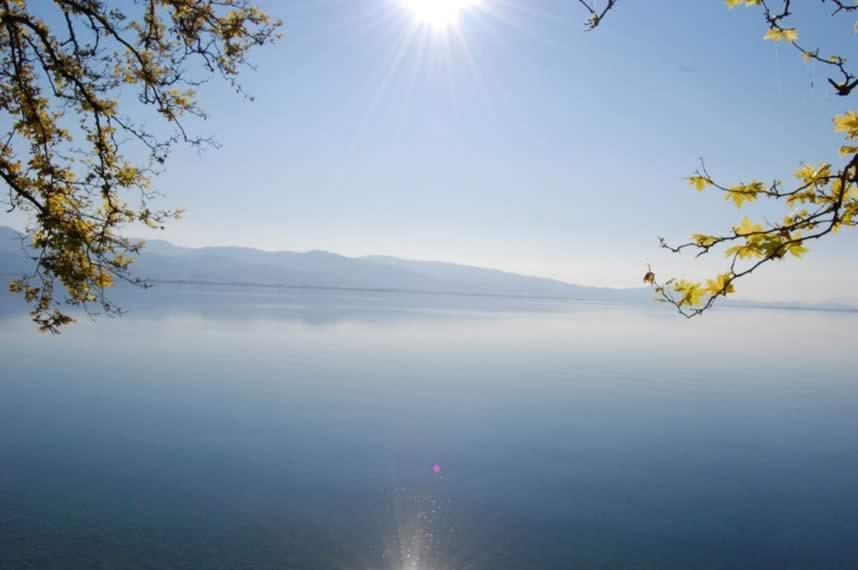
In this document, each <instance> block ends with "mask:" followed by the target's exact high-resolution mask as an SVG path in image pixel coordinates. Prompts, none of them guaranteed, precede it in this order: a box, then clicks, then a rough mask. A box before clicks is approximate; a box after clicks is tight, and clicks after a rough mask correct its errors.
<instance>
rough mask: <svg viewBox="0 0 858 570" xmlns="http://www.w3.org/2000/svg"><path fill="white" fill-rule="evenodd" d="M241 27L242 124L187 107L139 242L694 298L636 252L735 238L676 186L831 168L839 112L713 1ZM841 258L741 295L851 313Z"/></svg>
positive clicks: (331, 3)
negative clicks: (249, 44)
mask: <svg viewBox="0 0 858 570" xmlns="http://www.w3.org/2000/svg"><path fill="white" fill-rule="evenodd" d="M261 4H262V6H263V7H265V8H266V9H267V10H268V11H269V12H270V13H271V14H272V15H274V16H276V17H279V18H281V19H282V20H283V21H284V30H283V38H282V39H281V40H280V42H279V43H278V44H276V45H275V46H273V47H269V48H265V49H263V50H261V51H258V52H257V53H256V54H255V55H254V57H253V61H254V62H255V63H256V64H257V65H258V69H257V70H256V71H255V72H249V73H247V74H245V75H244V77H243V81H242V83H243V85H244V87H245V89H246V90H247V91H248V92H249V93H250V94H252V95H253V96H254V97H255V102H253V103H250V102H248V101H245V100H243V99H242V98H240V97H238V96H236V95H235V94H234V93H233V92H232V91H231V90H230V89H229V88H228V87H227V86H223V85H221V86H214V85H210V86H209V88H208V89H207V90H205V91H204V92H203V93H202V98H201V99H202V104H203V106H204V107H205V108H206V110H207V111H209V112H210V114H211V118H210V119H209V120H207V121H206V122H203V123H199V124H196V125H195V126H194V128H195V131H196V132H197V133H198V134H202V135H208V134H212V135H215V136H216V138H217V139H218V140H219V141H220V142H221V143H222V145H223V147H222V148H221V149H220V150H217V151H214V150H213V151H207V152H205V153H203V154H201V155H200V154H197V153H196V152H194V151H192V150H189V149H184V150H180V151H177V152H176V153H175V154H174V155H173V157H172V158H171V160H170V162H169V164H168V170H167V172H166V173H165V174H164V175H162V176H161V177H160V178H159V179H158V180H157V181H156V188H157V189H158V190H160V191H161V192H163V193H164V194H165V195H166V197H165V198H164V199H162V200H161V201H159V204H161V205H163V206H165V207H166V206H169V207H182V208H185V209H186V212H187V214H186V218H185V219H184V220H182V221H181V222H178V223H174V224H173V225H171V226H170V228H169V229H168V230H167V231H165V232H161V233H159V234H158V237H161V238H164V239H168V240H171V241H173V242H175V243H177V244H181V245H188V246H203V245H215V244H231V245H246V246H252V247H258V248H262V249H269V250H279V249H288V250H298V251H302V250H308V249H325V250H330V251H334V252H337V253H341V254H344V255H351V256H357V255H364V254H389V255H396V256H401V257H407V258H418V259H438V260H445V261H454V262H461V263H466V264H472V265H480V266H487V267H495V268H499V269H505V270H509V271H516V272H522V273H528V274H534V275H543V276H548V277H556V278H560V279H564V280H568V281H573V282H576V283H581V284H591V285H608V286H636V285H638V284H639V283H640V278H641V275H642V274H643V273H644V271H645V268H646V263H647V262H650V263H652V264H653V266H654V268H655V269H656V271H657V272H658V273H659V276H667V275H686V276H692V277H693V276H704V275H708V274H709V273H711V272H712V271H714V270H716V269H718V268H719V267H720V265H719V263H721V264H723V261H722V260H721V259H713V260H712V261H714V262H715V263H711V262H709V263H707V262H704V263H700V262H695V261H694V260H693V259H691V258H690V257H688V256H685V257H678V256H674V255H669V254H666V253H662V252H661V251H659V250H658V248H657V243H656V237H657V236H658V235H663V236H665V237H666V238H669V239H672V240H681V239H683V238H686V237H687V235H688V234H690V233H691V232H693V231H701V230H704V231H713V232H714V231H717V230H719V229H726V228H728V227H729V226H730V224H731V223H734V222H737V221H738V220H740V219H741V215H742V214H740V213H739V212H737V211H736V209H735V207H734V206H732V205H730V204H728V203H725V202H723V201H722V199H721V197H720V196H717V195H715V194H706V193H704V194H697V193H696V192H694V191H692V190H691V189H690V188H689V187H688V185H687V183H686V182H685V181H684V180H683V179H682V178H683V177H684V176H688V175H689V174H690V173H691V172H692V171H693V170H694V169H695V167H696V166H697V161H698V157H701V156H702V157H704V158H705V160H706V163H707V166H708V167H709V169H710V172H711V173H712V174H713V175H714V176H715V177H716V178H718V179H720V180H723V181H726V182H737V181H740V180H749V179H750V178H752V177H756V178H758V179H763V180H766V179H770V178H773V177H779V178H783V179H787V178H790V177H791V173H792V172H793V171H794V170H795V168H796V167H797V166H798V165H799V164H800V162H802V161H813V162H817V161H821V160H835V159H836V158H837V157H836V149H837V148H838V146H839V144H840V142H841V139H840V137H839V136H837V135H836V134H835V133H833V131H832V128H831V117H832V116H833V115H834V114H835V113H837V112H842V111H844V110H846V109H847V108H848V105H847V103H848V100H844V99H842V98H837V97H835V96H834V95H832V94H831V90H830V88H827V85H825V84H824V80H825V75H824V70H822V69H820V68H819V67H814V66H812V65H808V64H805V63H803V62H802V61H801V58H800V57H799V56H798V55H797V54H796V53H795V52H794V51H793V50H792V48H791V47H790V46H786V45H777V44H774V43H772V42H764V41H763V40H762V35H763V33H764V32H765V25H764V22H763V21H762V17H761V15H760V14H759V13H758V11H757V10H754V9H745V8H736V9H733V10H728V9H727V8H726V6H725V4H724V2H723V1H722V0H696V1H694V2H689V1H685V2H681V1H679V0H672V1H668V0H657V1H655V0H654V1H648V2H620V3H619V4H618V6H617V8H616V10H615V11H614V12H612V13H611V14H610V17H609V18H607V19H606V20H605V22H604V23H603V25H602V26H601V27H600V28H599V29H598V30H597V31H595V32H585V31H584V26H583V22H584V19H585V17H586V14H585V13H584V12H583V11H582V9H581V7H580V6H579V5H578V4H577V2H573V1H571V0H540V1H537V0H530V1H524V0H481V2H480V4H479V6H477V7H476V8H473V9H469V10H467V11H466V12H465V13H463V14H462V17H461V19H460V22H459V29H458V31H457V32H456V33H448V34H446V35H445V34H441V33H437V32H433V31H431V30H430V29H428V28H426V27H425V26H420V25H418V24H416V23H415V21H414V19H413V17H412V15H411V14H410V13H409V12H408V11H407V10H406V9H405V8H404V7H403V3H402V0H359V1H358V0H299V1H282V0H279V1H269V2H262V3H261ZM795 12H796V19H795V22H796V24H797V25H798V27H799V30H800V33H801V37H802V40H803V43H807V44H808V45H809V46H821V47H827V46H832V47H838V48H839V50H838V53H841V54H844V55H847V56H848V55H853V56H854V55H858V54H855V37H856V36H855V34H854V33H853V32H852V25H853V22H852V20H851V19H849V18H843V17H838V18H830V17H829V16H828V13H829V12H830V10H829V9H828V8H827V7H824V8H820V7H819V2H803V3H801V5H800V6H798V7H797V8H796V9H795ZM844 46H846V47H847V48H848V49H847V50H844V49H843V47H844ZM853 59H854V60H855V61H856V62H858V58H855V57H853ZM812 81H814V83H815V86H814V87H811V82H812ZM776 211H777V210H776V209H774V210H773V209H772V208H771V207H766V206H760V207H757V208H754V209H751V210H749V213H750V214H752V215H753V214H757V216H758V217H760V216H762V215H764V214H766V213H767V212H776ZM13 225H21V224H13ZM856 240H858V236H856V235H855V234H854V232H853V233H851V234H850V233H848V232H847V233H846V234H843V235H841V236H839V237H837V238H835V239H834V240H830V243H827V244H814V246H813V248H812V254H811V256H810V257H809V258H808V260H806V261H802V262H795V263H784V264H779V266H778V267H775V268H772V269H768V270H765V271H763V272H762V273H761V274H760V275H758V276H757V277H756V278H754V279H753V282H748V283H747V284H746V283H742V284H740V286H739V292H740V293H744V294H745V296H748V297H754V298H775V299H801V300H829V299H842V300H847V299H848V300H853V301H854V300H858V295H856V294H854V293H852V289H853V286H854V283H855V282H856V277H858V275H856V269H855V268H854V267H855V265H856V264H855V260H856V254H855V251H856V249H855V248H856V245H858V241H856Z"/></svg>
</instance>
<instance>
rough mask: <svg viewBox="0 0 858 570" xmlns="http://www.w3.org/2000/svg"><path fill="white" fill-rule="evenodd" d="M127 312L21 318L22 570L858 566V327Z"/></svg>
mask: <svg viewBox="0 0 858 570" xmlns="http://www.w3.org/2000/svg"><path fill="white" fill-rule="evenodd" d="M141 295H142V297H141ZM123 301H124V302H126V303H127V305H128V306H129V307H130V309H131V313H130V314H129V315H128V316H126V317H124V318H123V319H120V320H115V319H100V320H98V321H97V322H96V323H90V322H83V323H81V324H80V325H79V326H77V327H75V328H73V329H70V330H69V331H68V332H66V333H65V334H63V335H62V336H59V337H50V336H40V335H37V334H35V333H33V332H32V325H31V324H30V323H29V321H28V320H27V318H26V314H22V313H21V312H20V311H19V309H18V307H17V305H16V304H13V301H12V300H9V299H6V298H4V299H3V301H2V303H0V568H2V569H7V568H8V569H14V570H19V569H29V568H34V569H35V568H39V569H78V568H101V569H126V568H127V569H131V568H134V569H138V568H145V569H149V568H151V569H159V570H160V569H172V568H181V569H189V568H204V569H242V570H250V569H271V570H274V569H278V570H279V569H292V568H294V569H315V568H318V569H338V570H339V569H359V570H369V569H390V570H427V569H437V570H457V569H468V570H470V569H505V568H521V569H524V568H605V569H608V568H610V569H625V568H635V569H641V568H653V569H662V568H682V569H691V568H713V569H714V568H772V569H775V568H777V569H788V568H796V569H799V568H801V569H805V568H819V569H822V568H844V569H846V568H850V569H851V568H856V567H858V371H856V368H855V358H854V353H855V350H856V344H855V338H856V337H855V331H856V324H858V316H855V315H848V314H838V313H819V312H796V311H773V310H739V309H725V310H721V311H716V312H712V313H711V314H709V315H708V316H706V317H705V318H703V319H698V320H693V321H685V320H683V319H680V318H678V317H676V316H674V315H673V314H671V313H669V312H666V311H664V310H662V308H661V307H660V306H653V307H650V306H640V307H634V306H611V305H599V304H587V303H574V302H560V301H545V300H542V301H540V300H516V299H492V298H477V297H470V298H469V297H445V296H431V295H413V296H410V295H402V294H382V293H361V292H331V291H301V290H292V291H277V290H264V289H249V288H248V289H241V288H214V287H209V288H204V287H199V288H194V287H178V286H175V287H160V288H158V289H156V290H154V291H150V292H147V293H139V294H137V295H134V296H130V297H129V298H128V299H123Z"/></svg>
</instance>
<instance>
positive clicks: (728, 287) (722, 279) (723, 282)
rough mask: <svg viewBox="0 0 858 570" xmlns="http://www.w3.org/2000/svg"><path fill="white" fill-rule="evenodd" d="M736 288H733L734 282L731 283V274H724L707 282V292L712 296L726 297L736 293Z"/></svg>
mask: <svg viewBox="0 0 858 570" xmlns="http://www.w3.org/2000/svg"><path fill="white" fill-rule="evenodd" d="M735 290H736V289H735V287H733V283H732V281H730V274H729V273H722V274H720V275H718V276H717V277H716V278H715V279H708V280H707V281H706V292H707V293H709V294H710V295H712V296H713V297H714V296H715V295H724V296H725V297H726V296H727V295H728V294H729V293H733V292H734V291H735Z"/></svg>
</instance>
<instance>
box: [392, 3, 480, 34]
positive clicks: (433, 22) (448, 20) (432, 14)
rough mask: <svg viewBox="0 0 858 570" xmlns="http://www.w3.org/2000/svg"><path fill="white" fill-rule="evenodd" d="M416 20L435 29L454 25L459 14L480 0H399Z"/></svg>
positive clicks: (444, 28)
mask: <svg viewBox="0 0 858 570" xmlns="http://www.w3.org/2000/svg"><path fill="white" fill-rule="evenodd" d="M401 1H402V3H403V4H405V6H406V7H407V8H408V9H409V10H410V11H411V14H412V15H413V16H414V18H415V19H416V20H418V21H419V22H420V23H422V24H426V25H428V26H430V27H431V28H432V29H434V30H437V31H446V30H447V29H448V28H449V27H451V26H455V25H456V23H457V22H458V21H459V15H460V14H461V13H462V12H463V11H465V10H467V9H468V8H475V7H476V6H478V5H479V3H480V0H401Z"/></svg>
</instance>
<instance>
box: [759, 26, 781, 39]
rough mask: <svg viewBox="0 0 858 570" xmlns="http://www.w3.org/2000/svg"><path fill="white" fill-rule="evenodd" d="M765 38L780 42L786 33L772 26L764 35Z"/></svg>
mask: <svg viewBox="0 0 858 570" xmlns="http://www.w3.org/2000/svg"><path fill="white" fill-rule="evenodd" d="M763 39H764V40H772V41H776V42H779V41H781V40H782V39H784V33H783V32H782V31H780V30H779V29H777V28H771V29H770V30H769V31H768V32H766V35H764V36H763Z"/></svg>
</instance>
